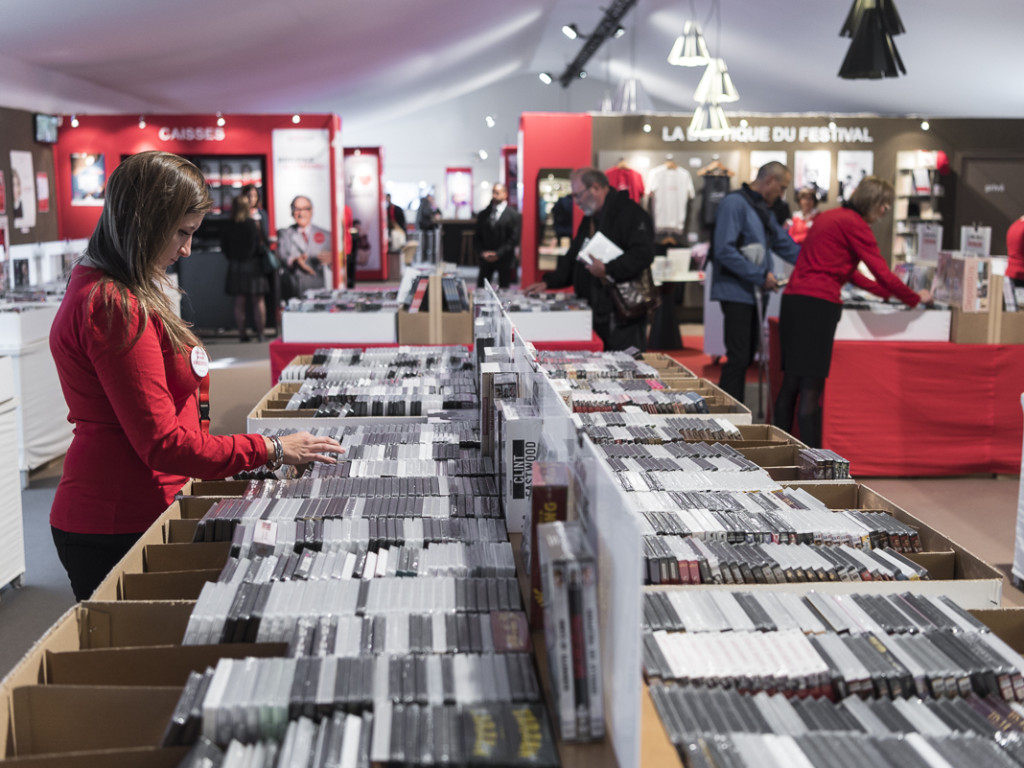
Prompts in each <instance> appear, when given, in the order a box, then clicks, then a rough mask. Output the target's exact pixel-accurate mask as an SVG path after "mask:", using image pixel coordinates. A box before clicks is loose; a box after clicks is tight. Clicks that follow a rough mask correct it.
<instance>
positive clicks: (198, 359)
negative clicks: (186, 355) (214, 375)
mask: <svg viewBox="0 0 1024 768" xmlns="http://www.w3.org/2000/svg"><path fill="white" fill-rule="evenodd" d="M191 359H192V371H193V373H195V375H196V376H198V377H199V378H200V379H205V378H206V374H208V373H209V372H210V357H209V355H207V354H206V350H205V349H203V348H202V347H192V355H191Z"/></svg>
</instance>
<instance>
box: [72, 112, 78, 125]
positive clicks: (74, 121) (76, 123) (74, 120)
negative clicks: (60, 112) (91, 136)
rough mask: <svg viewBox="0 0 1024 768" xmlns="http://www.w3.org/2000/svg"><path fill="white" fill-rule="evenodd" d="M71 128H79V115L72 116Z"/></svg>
mask: <svg viewBox="0 0 1024 768" xmlns="http://www.w3.org/2000/svg"><path fill="white" fill-rule="evenodd" d="M71 127H72V128H77V127H78V115H71Z"/></svg>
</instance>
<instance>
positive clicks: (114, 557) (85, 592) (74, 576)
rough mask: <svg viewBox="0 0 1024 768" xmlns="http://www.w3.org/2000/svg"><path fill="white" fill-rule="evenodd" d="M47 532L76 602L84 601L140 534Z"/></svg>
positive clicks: (56, 529)
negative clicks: (51, 536)
mask: <svg viewBox="0 0 1024 768" xmlns="http://www.w3.org/2000/svg"><path fill="white" fill-rule="evenodd" d="M50 531H51V533H52V534H53V543H54V544H56V545H57V557H59V558H60V564H61V565H63V566H64V570H65V571H67V573H68V578H69V579H70V580H71V591H72V592H74V593H75V599H76V600H88V599H89V597H90V596H91V595H92V593H93V592H95V591H96V587H98V586H99V585H100V583H101V582H102V581H103V580H104V579H105V578H107V574H109V573H110V571H111V570H113V568H114V566H115V565H117V564H118V563H119V562H120V561H121V558H122V557H124V556H125V555H126V554H127V553H128V550H129V549H131V548H132V547H133V546H134V545H135V542H136V541H138V540H139V537H140V536H142V534H141V533H110V534H105V533H68V532H67V531H62V530H60V529H59V528H54V527H53V526H52V525H51V526H50Z"/></svg>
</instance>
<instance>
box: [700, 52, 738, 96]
mask: <svg viewBox="0 0 1024 768" xmlns="http://www.w3.org/2000/svg"><path fill="white" fill-rule="evenodd" d="M739 99H740V94H739V92H737V90H736V86H735V85H733V84H732V78H731V77H729V68H728V67H726V66H725V61H724V60H723V59H711V60H710V61H709V62H708V66H707V69H705V70H704V75H703V77H701V79H700V82H699V83H697V90H696V91H694V92H693V100H694V101H696V102H697V103H698V104H704V103H707V102H714V103H716V104H720V103H721V102H723V101H724V102H729V101H739Z"/></svg>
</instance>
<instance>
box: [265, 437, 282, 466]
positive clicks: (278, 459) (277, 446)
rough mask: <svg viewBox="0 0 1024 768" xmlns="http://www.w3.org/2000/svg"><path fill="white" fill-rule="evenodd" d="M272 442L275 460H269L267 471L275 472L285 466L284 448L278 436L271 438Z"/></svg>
mask: <svg viewBox="0 0 1024 768" xmlns="http://www.w3.org/2000/svg"><path fill="white" fill-rule="evenodd" d="M270 442H271V443H273V444H274V458H272V459H268V460H267V469H269V470H270V471H271V472H273V471H275V470H278V469H280V468H281V465H282V464H284V446H283V445H281V438H280V437H277V436H276V435H273V436H271V437H270Z"/></svg>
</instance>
